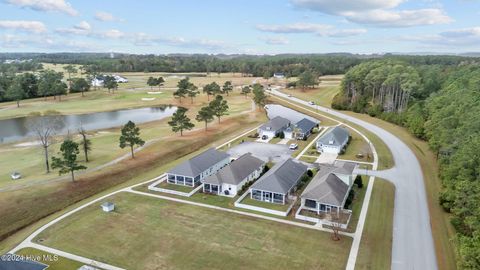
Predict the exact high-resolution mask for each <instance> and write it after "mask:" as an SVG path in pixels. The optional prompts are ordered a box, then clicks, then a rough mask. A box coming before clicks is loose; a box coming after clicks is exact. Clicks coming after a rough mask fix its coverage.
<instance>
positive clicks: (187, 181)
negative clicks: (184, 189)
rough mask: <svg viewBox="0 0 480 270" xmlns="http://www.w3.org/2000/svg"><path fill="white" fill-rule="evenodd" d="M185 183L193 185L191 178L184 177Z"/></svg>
mask: <svg viewBox="0 0 480 270" xmlns="http://www.w3.org/2000/svg"><path fill="white" fill-rule="evenodd" d="M185 185H188V186H193V178H191V177H185Z"/></svg>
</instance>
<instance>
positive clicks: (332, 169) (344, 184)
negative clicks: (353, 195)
mask: <svg viewBox="0 0 480 270" xmlns="http://www.w3.org/2000/svg"><path fill="white" fill-rule="evenodd" d="M356 167H357V164H356V163H353V162H339V161H337V162H335V163H334V164H333V165H326V164H322V165H320V167H319V170H318V173H317V174H316V175H315V176H314V178H313V179H312V180H311V181H310V183H309V184H308V185H307V187H306V188H305V190H304V191H303V192H302V195H300V198H301V208H303V209H306V210H310V211H314V212H317V214H320V212H332V211H336V212H339V211H340V210H342V209H343V207H344V205H345V201H346V200H347V197H348V194H349V193H350V189H351V188H352V186H353V181H354V179H355V175H354V174H353V171H354V169H355V168H356Z"/></svg>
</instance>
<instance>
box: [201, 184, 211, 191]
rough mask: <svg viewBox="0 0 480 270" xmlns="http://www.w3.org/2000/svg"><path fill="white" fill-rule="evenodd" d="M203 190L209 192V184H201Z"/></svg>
mask: <svg viewBox="0 0 480 270" xmlns="http://www.w3.org/2000/svg"><path fill="white" fill-rule="evenodd" d="M203 190H204V191H205V192H210V184H203Z"/></svg>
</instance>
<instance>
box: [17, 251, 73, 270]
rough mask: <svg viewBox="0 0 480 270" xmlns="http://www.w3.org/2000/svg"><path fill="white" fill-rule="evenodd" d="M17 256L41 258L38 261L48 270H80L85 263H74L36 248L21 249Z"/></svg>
mask: <svg viewBox="0 0 480 270" xmlns="http://www.w3.org/2000/svg"><path fill="white" fill-rule="evenodd" d="M17 254H18V255H24V256H31V257H35V258H41V259H40V260H38V262H40V263H43V264H46V265H48V270H67V269H78V268H80V267H81V266H82V265H83V263H80V262H77V261H73V260H70V259H67V258H63V257H58V256H56V255H53V254H50V253H48V252H45V251H42V250H38V249H34V248H24V249H21V250H19V251H18V252H17ZM47 258H48V259H47ZM50 258H52V259H50Z"/></svg>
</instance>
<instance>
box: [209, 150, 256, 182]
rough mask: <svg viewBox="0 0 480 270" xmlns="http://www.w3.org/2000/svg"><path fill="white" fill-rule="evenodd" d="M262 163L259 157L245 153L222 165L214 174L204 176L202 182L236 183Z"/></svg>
mask: <svg viewBox="0 0 480 270" xmlns="http://www.w3.org/2000/svg"><path fill="white" fill-rule="evenodd" d="M264 164H265V162H264V161H262V160H261V159H258V158H256V157H254V156H253V155H252V154H251V153H246V154H244V155H242V156H241V157H239V158H238V159H236V160H234V161H233V162H232V163H230V164H229V165H227V166H225V167H223V168H222V169H221V170H220V171H218V172H217V173H216V174H214V175H210V176H209V177H207V178H205V179H204V180H203V181H202V182H203V183H207V184H215V185H221V184H223V183H225V184H232V185H238V184H239V183H240V182H241V181H243V180H244V179H245V178H247V177H248V176H249V175H250V174H252V173H253V172H254V171H256V170H258V168H260V167H261V166H263V165H264Z"/></svg>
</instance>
